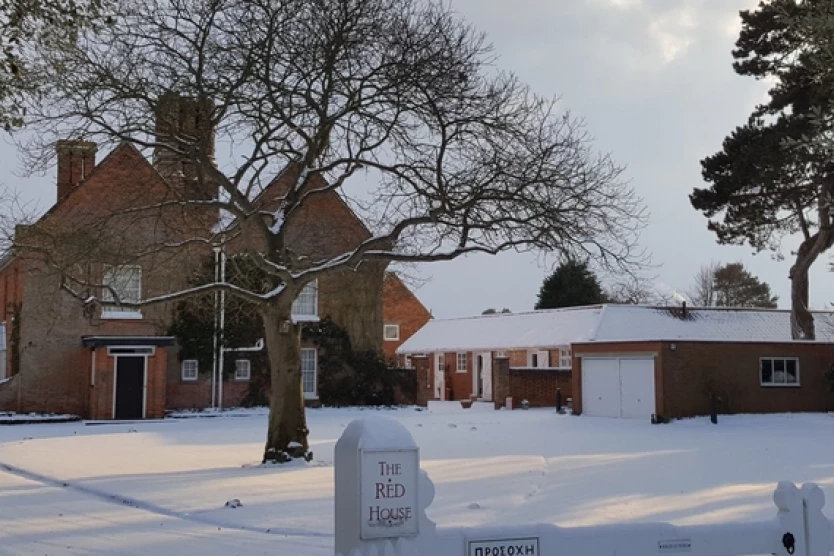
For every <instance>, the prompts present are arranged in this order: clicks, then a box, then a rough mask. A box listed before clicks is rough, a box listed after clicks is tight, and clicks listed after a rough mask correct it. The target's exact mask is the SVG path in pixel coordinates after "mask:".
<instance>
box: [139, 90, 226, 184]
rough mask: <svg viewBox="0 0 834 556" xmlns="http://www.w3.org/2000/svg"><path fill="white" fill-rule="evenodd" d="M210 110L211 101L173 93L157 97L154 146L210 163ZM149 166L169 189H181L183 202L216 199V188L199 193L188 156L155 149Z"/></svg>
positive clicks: (211, 127) (211, 147)
mask: <svg viewBox="0 0 834 556" xmlns="http://www.w3.org/2000/svg"><path fill="white" fill-rule="evenodd" d="M213 109H214V103H213V102H212V101H211V100H207V99H204V100H198V99H195V98H192V97H185V96H181V95H179V94H177V93H165V94H163V95H162V96H161V97H159V101H158V103H157V110H156V140H157V142H158V143H160V144H162V145H171V146H172V147H173V148H174V149H176V150H179V151H183V152H185V153H191V156H198V155H202V154H206V155H207V156H208V158H209V160H211V161H212V163H214V155H215V146H214V135H215V132H214V127H213V125H212V121H211V118H212V111H213ZM153 163H154V166H155V167H156V169H157V171H159V173H160V174H161V175H162V176H163V177H165V178H166V179H167V180H168V181H169V183H170V184H171V185H172V186H174V187H180V186H181V187H182V192H183V193H184V194H185V195H186V197H187V198H198V199H206V198H212V197H214V196H216V194H217V193H216V188H211V187H208V189H207V190H206V191H200V190H199V189H200V184H199V182H198V179H197V178H198V175H199V172H198V168H197V166H196V165H195V164H194V162H193V160H192V158H191V157H190V156H188V155H184V156H183V155H180V154H178V153H177V152H174V151H171V150H169V149H167V148H165V147H163V146H158V147H156V148H155V149H154V153H153ZM212 189H214V191H213V192H212Z"/></svg>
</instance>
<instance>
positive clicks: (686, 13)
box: [0, 0, 834, 318]
mask: <svg viewBox="0 0 834 556" xmlns="http://www.w3.org/2000/svg"><path fill="white" fill-rule="evenodd" d="M755 4H756V1H755V0H675V1H674V2H670V1H669V0H514V1H513V2H507V1H506V0H451V5H452V8H453V9H454V10H456V11H457V12H459V13H460V14H461V15H462V16H463V17H464V18H465V19H466V20H468V21H469V22H471V23H473V24H474V25H475V26H476V27H478V28H479V29H481V30H482V31H484V32H486V34H487V36H488V37H489V40H490V41H491V42H492V43H493V45H494V47H495V52H496V53H497V54H498V55H499V59H498V62H497V64H498V66H499V67H501V68H502V69H505V70H510V71H512V72H515V73H516V74H517V75H518V76H519V77H520V78H521V80H522V81H525V82H526V83H528V84H529V85H530V86H531V87H532V88H533V90H534V91H535V92H537V93H538V94H540V95H544V96H548V97H550V96H558V97H560V98H561V102H560V106H561V108H563V109H564V110H570V111H571V112H572V113H573V114H574V115H575V116H579V117H582V118H584V120H585V122H586V124H587V129H588V130H589V131H590V133H591V134H592V135H593V136H594V137H595V138H596V142H595V145H596V147H597V148H598V149H599V150H600V151H603V152H608V153H610V154H611V155H612V157H613V158H614V160H615V161H616V162H617V163H619V164H621V165H624V166H626V172H625V177H626V178H627V179H628V180H630V182H631V184H632V186H633V187H634V188H635V190H636V191H637V193H638V194H639V195H640V196H641V197H642V198H643V199H644V200H645V203H646V206H647V209H648V211H649V213H650V220H649V224H648V226H647V227H646V229H645V230H644V231H643V234H642V237H641V245H642V247H644V248H645V249H646V250H647V251H648V252H649V253H650V254H651V256H652V261H653V264H654V265H655V266H654V268H652V269H651V270H649V271H647V273H648V274H649V275H650V276H651V277H653V278H654V282H655V285H656V287H657V288H658V289H659V290H660V291H661V292H662V293H664V294H666V295H670V294H671V293H672V292H673V291H678V292H681V293H684V295H685V292H686V291H687V290H689V289H691V286H692V283H693V276H694V275H695V273H696V272H697V271H698V269H699V268H700V267H701V266H702V265H706V264H709V263H710V262H713V261H714V262H737V261H741V262H743V263H744V264H745V265H746V266H747V268H748V269H749V270H750V271H751V272H753V273H754V274H756V275H757V276H759V278H761V279H762V280H764V281H766V282H768V283H769V284H770V285H771V288H772V290H773V292H774V293H775V294H777V295H778V296H779V298H780V299H779V306H780V307H783V308H787V307H788V306H789V298H790V282H789V280H788V271H789V269H790V265H791V260H792V255H791V250H792V249H795V248H796V246H797V245H798V240H797V239H796V238H788V239H787V240H786V241H785V242H784V245H783V249H782V254H783V255H784V260H776V258H775V257H774V256H773V254H772V253H770V252H763V253H759V254H754V253H753V249H752V248H750V247H732V246H721V245H718V244H717V243H716V241H715V236H714V234H712V233H711V232H709V231H708V230H707V228H706V225H707V219H706V218H705V217H704V216H703V215H702V214H701V213H699V212H697V211H695V210H694V209H693V208H692V207H691V205H690V204H689V199H688V195H689V193H690V192H691V191H692V189H693V188H695V187H704V186H705V184H704V182H703V181H702V179H701V174H700V163H699V162H700V160H701V159H702V158H704V157H705V156H708V155H710V154H713V153H714V152H716V151H717V150H718V149H719V148H720V146H721V141H722V140H723V139H724V137H725V136H726V135H727V134H728V133H729V132H730V131H732V130H733V129H734V128H735V126H737V125H740V124H743V123H744V122H745V120H746V118H747V116H748V115H749V113H750V111H751V110H752V108H753V106H754V105H755V104H756V103H758V102H761V101H763V100H764V99H765V98H766V90H767V86H766V84H764V83H762V82H757V81H755V80H753V79H751V78H746V77H741V76H738V75H736V74H735V73H734V72H733V70H732V65H731V64H732V56H731V51H732V48H733V43H734V42H735V40H736V38H737V35H738V31H739V17H738V12H739V10H742V9H748V8H752V7H754V6H755ZM100 156H102V155H100ZM0 183H4V184H5V185H7V186H10V187H11V188H13V189H16V190H18V192H19V193H20V195H21V197H22V198H23V199H25V200H29V201H34V202H37V204H38V206H39V207H40V208H41V209H42V210H46V209H48V208H49V206H50V205H51V204H52V203H53V202H54V200H55V185H54V184H55V169H54V167H53V168H51V169H50V170H48V171H47V173H46V174H45V175H43V176H31V177H23V176H21V175H20V167H19V164H18V159H17V155H16V149H15V147H14V146H13V145H12V144H11V142H10V141H9V140H8V138H6V137H3V136H0ZM829 262H830V257H828V256H823V257H822V258H820V259H819V260H818V261H817V263H816V267H815V268H814V269H812V271H811V305H812V307H813V308H816V309H823V308H828V307H830V303H831V302H834V293H832V292H831V285H832V281H833V280H834V274H832V273H830V272H829V268H828V267H829ZM556 263H557V254H547V256H542V255H541V254H516V253H504V254H500V255H495V256H490V255H472V256H468V257H464V258H460V259H457V260H455V261H451V262H442V263H428V264H423V265H419V266H416V267H409V268H406V269H404V271H405V272H406V273H407V275H408V277H409V278H410V279H409V283H410V284H411V285H412V287H413V289H414V290H415V293H416V294H417V296H418V297H419V298H420V300H421V301H422V302H423V304H424V305H425V306H426V307H427V308H428V309H429V310H430V311H431V312H432V314H433V315H434V316H435V317H439V318H445V317H456V316H466V315H473V314H480V313H481V312H482V311H483V310H484V309H487V308H490V307H493V308H497V309H502V308H505V307H506V308H508V309H510V310H512V311H514V312H519V311H526V310H531V309H532V308H533V306H534V304H535V302H536V297H537V294H538V291H539V288H540V287H541V283H542V280H543V279H544V277H545V276H546V275H547V274H548V273H549V272H550V271H551V270H552V268H553V265H554V264H556Z"/></svg>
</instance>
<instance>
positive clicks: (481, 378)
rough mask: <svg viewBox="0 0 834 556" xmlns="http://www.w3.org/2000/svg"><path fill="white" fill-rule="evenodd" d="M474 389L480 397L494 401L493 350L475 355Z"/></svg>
mask: <svg viewBox="0 0 834 556" xmlns="http://www.w3.org/2000/svg"><path fill="white" fill-rule="evenodd" d="M472 378H473V383H472V391H473V392H475V393H476V394H477V395H478V398H479V399H481V400H483V401H485V402H491V401H492V352H491V351H487V352H484V353H478V354H476V355H475V373H474V375H473V377H472Z"/></svg>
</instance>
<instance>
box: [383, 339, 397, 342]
mask: <svg viewBox="0 0 834 556" xmlns="http://www.w3.org/2000/svg"><path fill="white" fill-rule="evenodd" d="M383 340H385V341H386V342H399V341H400V339H399V338H383Z"/></svg>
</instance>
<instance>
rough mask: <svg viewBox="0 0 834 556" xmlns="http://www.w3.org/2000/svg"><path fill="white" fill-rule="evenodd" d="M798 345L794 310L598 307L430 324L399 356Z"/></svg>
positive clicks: (826, 319) (829, 334)
mask: <svg viewBox="0 0 834 556" xmlns="http://www.w3.org/2000/svg"><path fill="white" fill-rule="evenodd" d="M814 322H815V324H816V332H817V339H816V340H815V341H816V342H817V343H834V313H831V312H815V313H814ZM675 340H678V341H707V342H764V343H786V342H793V341H794V340H793V339H792V338H791V326H790V311H780V310H767V309H729V308H689V309H687V310H686V312H685V313H684V312H683V311H682V310H681V309H680V308H679V307H648V306H639V305H594V306H588V307H572V308H567V309H555V310H545V311H533V312H528V313H515V314H496V315H484V316H478V317H467V318H458V319H436V320H431V321H429V322H428V323H427V324H426V325H425V326H424V327H423V328H421V329H420V330H419V331H418V332H417V333H416V334H414V336H412V337H411V338H409V339H408V340H407V341H406V342H404V343H403V345H402V346H400V348H399V349H398V350H397V352H398V353H423V352H433V351H476V350H480V349H483V350H493V349H526V348H535V347H539V348H553V347H558V346H565V345H569V344H575V343H590V342H636V341H675Z"/></svg>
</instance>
